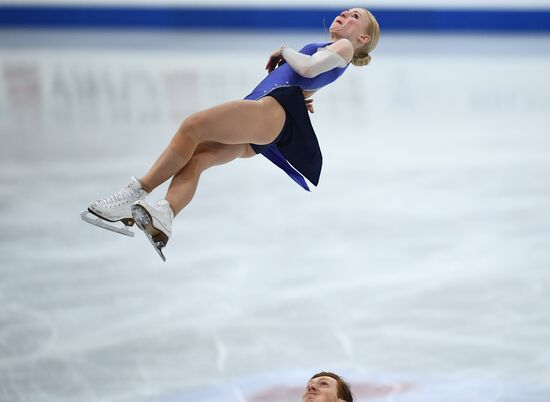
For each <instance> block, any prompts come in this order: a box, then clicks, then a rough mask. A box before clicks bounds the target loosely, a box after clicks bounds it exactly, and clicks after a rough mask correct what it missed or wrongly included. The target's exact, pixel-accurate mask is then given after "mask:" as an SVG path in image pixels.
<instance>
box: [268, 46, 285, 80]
mask: <svg viewBox="0 0 550 402" xmlns="http://www.w3.org/2000/svg"><path fill="white" fill-rule="evenodd" d="M282 50H283V47H282V46H281V47H280V48H279V49H277V50H275V51H274V52H273V53H271V56H269V60H268V61H267V64H266V65H265V69H266V70H267V72H268V73H270V72H272V71H273V70H275V69H276V68H277V67H279V66H280V65H282V64H284V63H286V61H285V59H284V57H283V54H282Z"/></svg>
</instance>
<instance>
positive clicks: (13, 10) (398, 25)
mask: <svg viewBox="0 0 550 402" xmlns="http://www.w3.org/2000/svg"><path fill="white" fill-rule="evenodd" d="M372 11H373V13H374V14H375V15H376V17H377V19H378V21H379V23H380V26H381V28H382V30H383V31H384V32H388V31H406V32H407V31H428V32H429V31H436V32H437V31H442V32H468V31H472V32H480V31H482V32H484V31H485V32H501V33H507V32H543V33H544V32H550V9H539V10H534V9H500V10H499V9H427V8H423V9H420V8H411V9H393V8H392V9H383V8H378V9H372ZM339 12H340V9H328V8H319V9H311V8H237V7H231V8H229V7H228V8H198V7H135V6H132V7H130V6H128V7H126V6H124V7H110V6H109V7H103V6H15V5H13V6H12V5H0V28H68V29H79V28H82V29H89V28H97V29H158V30H171V29H184V30H185V29H187V30H204V29H208V30H252V31H274V30H318V29H324V28H325V27H326V28H328V26H329V25H330V23H331V21H332V19H333V18H334V16H335V15H337V14H338V13H339ZM323 21H324V22H323Z"/></svg>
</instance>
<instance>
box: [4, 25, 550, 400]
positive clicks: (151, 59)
mask: <svg viewBox="0 0 550 402" xmlns="http://www.w3.org/2000/svg"><path fill="white" fill-rule="evenodd" d="M324 39H325V38H324V35H323V34H322V33H300V34H292V33H287V34H285V35H277V36H272V35H265V34H261V33H257V34H256V33H242V34H241V33H226V32H217V33H209V34H201V33H193V34H190V33H185V32H179V33H169V32H147V31H141V32H112V33H108V32H104V31H101V32H98V31H88V32H86V31H78V32H70V31H60V32H55V31H46V32H41V31H1V32H0V139H1V146H0V194H1V197H0V221H1V222H2V231H1V234H0V239H1V243H0V306H1V307H0V400H1V401H2V402H50V401H51V402H54V401H55V402H97V401H109V402H111V401H112V402H144V401H147V402H176V401H178V402H244V401H247V402H297V401H299V400H300V395H301V392H302V389H303V388H302V387H303V386H304V384H305V383H306V382H307V380H308V379H309V377H310V376H311V375H312V374H314V373H315V372H317V371H321V370H330V371H335V372H338V373H340V374H342V375H344V376H345V377H346V378H347V379H349V380H350V381H351V383H352V386H353V389H354V390H355V394H356V396H357V400H358V401H359V402H366V401H375V402H381V401H387V402H455V401H456V402H497V401H498V402H550V271H549V270H550V114H549V111H550V74H549V71H550V38H549V37H548V36H533V37H531V36H524V35H500V36H494V37H492V36H487V35H480V34H471V35H465V36H453V35H444V36H429V35H426V36H425V35H404V34H403V35H385V36H383V38H382V40H381V42H380V44H379V48H378V49H377V50H376V51H375V52H374V53H373V61H372V64H371V65H370V66H368V67H364V68H353V67H350V68H349V70H348V71H347V72H346V74H345V75H344V76H343V77H342V78H340V79H339V80H338V81H337V82H336V83H335V84H333V85H332V86H329V87H327V88H324V89H322V90H321V91H320V92H319V93H317V94H316V95H315V96H314V100H315V101H314V105H315V110H316V111H315V114H313V115H312V121H313V124H314V126H315V127H316V131H317V134H318V137H319V139H320V143H321V147H322V149H323V155H324V166H323V173H322V177H321V182H320V185H319V187H318V188H316V189H314V190H313V191H312V192H311V193H306V192H305V191H303V190H301V189H300V188H299V187H298V186H297V185H296V184H294V183H293V182H292V181H291V180H290V179H289V178H287V177H286V176H285V175H284V174H283V173H282V172H281V171H280V170H279V169H277V168H275V167H274V166H273V165H271V164H270V163H269V162H268V161H267V160H266V159H264V158H263V157H261V156H258V157H255V158H253V159H249V160H239V161H236V162H233V163H231V164H229V165H226V166H223V167H217V168H214V169H212V170H210V171H208V172H206V173H205V174H204V175H203V178H202V181H201V183H200V185H199V190H198V192H197V195H196V198H195V200H194V201H193V203H192V204H191V205H190V206H189V208H188V209H186V210H185V211H183V212H182V213H181V215H179V216H178V217H177V219H176V221H175V226H174V234H173V237H172V239H171V240H170V243H169V245H168V247H167V248H166V250H165V254H166V256H167V259H168V260H167V262H166V263H162V261H161V260H160V259H159V258H158V256H157V254H156V253H155V252H154V250H153V249H152V248H151V246H150V245H149V243H148V242H147V241H146V239H145V237H144V236H143V235H142V234H141V233H136V237H135V238H126V237H122V236H120V235H117V234H114V233H111V232H107V231H103V230H101V229H98V228H96V227H94V226H91V225H87V224H86V223H84V222H82V221H81V220H80V216H79V215H80V213H81V212H82V211H83V210H84V209H85V208H86V207H87V205H88V203H89V202H90V201H92V200H93V199H95V198H98V197H101V196H105V195H108V194H110V193H112V192H114V191H117V190H119V189H120V187H122V186H123V185H124V184H125V183H126V182H127V181H128V178H129V177H130V176H131V175H136V176H140V175H142V174H143V173H144V172H145V170H146V169H147V168H148V166H149V165H150V164H151V163H152V162H153V161H154V159H155V158H156V156H157V155H158V153H160V151H161V150H162V149H163V148H164V146H165V145H166V144H167V142H168V141H169V140H170V138H171V136H172V134H173V133H174V131H175V130H176V129H177V127H178V125H179V123H180V122H181V121H182V120H183V118H184V117H185V116H187V115H189V114H190V113H192V112H194V111H197V110H201V109H204V108H206V107H209V106H213V105H215V104H218V103H221V102H223V101H227V100H232V99H239V98H242V97H244V96H245V95H246V94H248V93H249V91H250V90H251V89H252V88H253V87H254V86H255V85H256V83H257V82H258V81H259V80H260V79H261V78H262V77H263V76H264V74H265V72H264V70H263V67H264V65H265V62H266V60H267V57H268V55H269V54H270V53H271V51H272V50H274V49H275V48H277V47H278V46H279V45H280V44H282V43H286V44H288V45H291V46H293V47H295V48H299V47H301V45H303V44H305V43H307V42H314V41H323V40H324ZM164 189H165V186H164V187H163V188H161V189H159V190H157V191H155V192H154V193H153V194H152V196H151V200H155V199H158V198H162V197H163V190H164Z"/></svg>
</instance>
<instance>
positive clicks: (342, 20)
mask: <svg viewBox="0 0 550 402" xmlns="http://www.w3.org/2000/svg"><path fill="white" fill-rule="evenodd" d="M369 22H370V17H369V14H368V13H367V11H366V10H365V9H363V8H351V9H349V10H344V11H342V12H341V13H340V15H338V16H337V17H336V18H335V19H334V21H332V24H331V25H330V28H329V32H330V33H331V35H332V37H333V39H341V38H346V39H349V40H350V41H351V43H353V44H354V46H361V45H365V44H366V43H368V41H369V40H370V37H369V36H368V35H367V33H366V32H367V27H368V24H369Z"/></svg>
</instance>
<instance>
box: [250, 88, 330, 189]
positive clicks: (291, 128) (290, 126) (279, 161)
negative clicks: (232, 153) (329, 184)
mask: <svg viewBox="0 0 550 402" xmlns="http://www.w3.org/2000/svg"><path fill="white" fill-rule="evenodd" d="M266 96H271V97H272V98H274V99H275V100H276V101H277V102H278V103H279V104H280V105H281V106H282V107H283V109H284V110H285V115H286V119H285V124H284V127H283V129H282V130H281V133H280V134H279V135H278V136H277V138H276V139H275V140H274V141H273V142H272V143H270V144H266V145H258V144H250V145H251V147H252V149H253V150H254V152H256V153H257V154H262V155H264V156H265V157H266V158H268V159H269V160H271V161H272V162H273V163H274V164H276V165H277V166H278V167H280V168H281V169H283V170H284V171H285V172H286V173H287V174H288V175H289V176H290V177H291V178H292V179H293V180H294V181H296V182H297V183H298V184H299V185H300V186H302V187H303V188H304V189H305V190H308V191H309V187H308V186H307V183H306V182H305V180H304V177H305V178H307V179H308V180H309V181H310V182H311V183H313V184H314V185H315V186H317V184H318V183H319V177H320V175H321V167H322V164H323V156H322V154H321V149H320V148H319V141H318V140H317V136H316V135H315V131H314V130H313V126H312V125H311V120H310V119H309V114H308V113H309V112H308V110H307V107H306V103H305V99H304V94H303V92H302V89H301V88H300V87H298V86H291V87H281V88H277V89H275V90H273V91H271V92H270V93H269V94H267V95H266ZM289 163H290V165H292V166H289Z"/></svg>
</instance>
